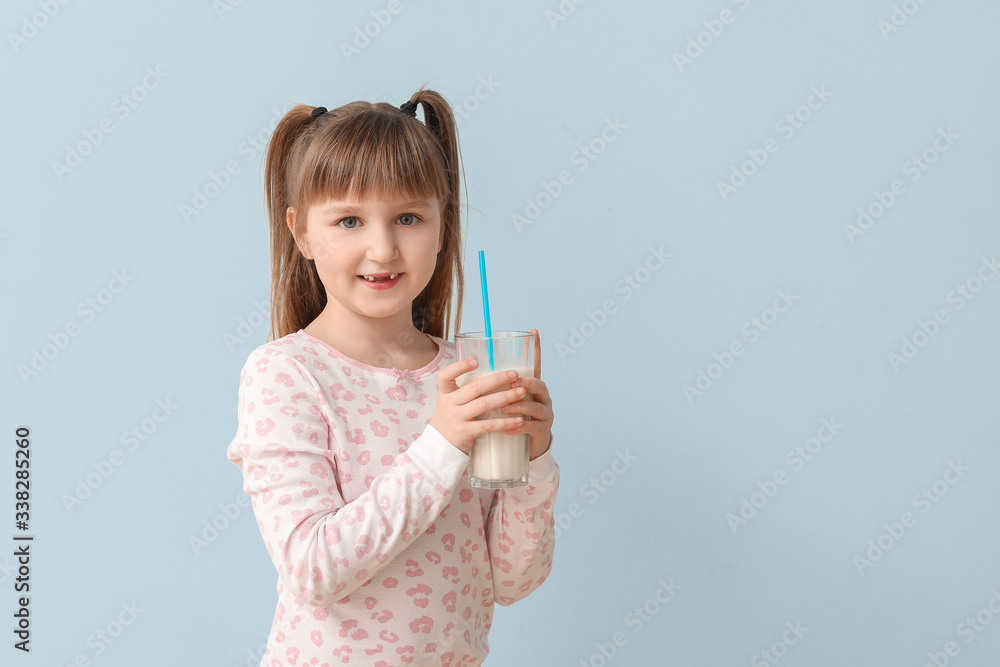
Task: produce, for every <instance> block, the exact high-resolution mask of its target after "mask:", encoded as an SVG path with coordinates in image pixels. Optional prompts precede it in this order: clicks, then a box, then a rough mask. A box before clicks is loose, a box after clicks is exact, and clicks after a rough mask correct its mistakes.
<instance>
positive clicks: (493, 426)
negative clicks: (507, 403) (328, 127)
mask: <svg viewBox="0 0 1000 667" xmlns="http://www.w3.org/2000/svg"><path fill="white" fill-rule="evenodd" d="M523 422H524V420H523V419H522V418H521V417H507V418H505V419H483V420H482V421H477V422H473V423H474V424H475V425H476V429H475V432H476V437H478V436H480V435H485V434H487V433H495V432H497V431H511V430H514V429H516V428H518V427H519V426H521V424H522V423H523Z"/></svg>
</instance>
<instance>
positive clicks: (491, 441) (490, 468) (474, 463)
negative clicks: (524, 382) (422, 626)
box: [456, 363, 535, 488]
mask: <svg viewBox="0 0 1000 667" xmlns="http://www.w3.org/2000/svg"><path fill="white" fill-rule="evenodd" d="M485 365H486V368H477V369H475V370H472V371H469V372H468V373H463V374H462V375H459V376H458V379H457V380H456V382H457V384H458V386H460V387H462V386H465V385H466V384H468V383H470V382H475V381H476V380H478V379H479V378H481V377H485V376H487V375H493V374H494V373H497V372H499V371H501V370H504V371H510V370H513V371H517V375H518V377H534V373H535V370H534V369H533V368H527V367H524V368H518V367H515V368H503V369H497V370H493V371H491V370H490V369H489V364H488V363H487V364H485ZM511 382H513V380H511ZM508 389H509V387H507V386H502V387H500V389H497V390H496V391H494V392H490V393H498V392H503V391H507V390H508ZM486 395H488V394H486ZM522 398H527V399H528V400H530V394H526V395H525V396H524V397H522ZM516 416H519V413H516V412H513V413H512V412H504V411H503V409H502V408H495V409H493V410H487V411H486V412H485V413H484V414H483V416H482V417H479V419H504V418H510V417H516ZM520 416H522V417H524V418H525V419H526V420H527V419H529V418H528V417H527V415H520ZM530 443H531V439H530V436H529V435H528V434H527V433H516V434H514V435H508V434H506V433H502V432H500V431H494V432H492V433H486V434H485V435H481V436H479V437H477V438H476V440H475V442H474V443H473V445H472V452H471V458H470V461H469V463H470V465H471V473H472V478H473V479H472V485H473V486H476V487H487V488H507V487H510V486H519V485H520V484H522V483H524V482H526V481H527V477H528V456H529V445H530ZM522 478H523V480H524V482H522Z"/></svg>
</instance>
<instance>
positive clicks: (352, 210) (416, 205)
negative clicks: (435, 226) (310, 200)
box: [323, 199, 431, 215]
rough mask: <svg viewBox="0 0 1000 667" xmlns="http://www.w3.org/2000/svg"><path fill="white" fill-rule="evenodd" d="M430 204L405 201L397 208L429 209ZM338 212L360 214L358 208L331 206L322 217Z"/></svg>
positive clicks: (419, 201)
mask: <svg viewBox="0 0 1000 667" xmlns="http://www.w3.org/2000/svg"><path fill="white" fill-rule="evenodd" d="M430 207H431V204H430V202H429V201H426V200H424V201H421V200H417V199H414V200H412V201H405V202H402V203H401V204H399V206H398V208H424V209H429V208H430ZM337 211H340V212H342V213H360V212H361V207H360V206H331V207H330V208H328V209H326V210H324V211H323V215H330V214H331V213H336V212H337Z"/></svg>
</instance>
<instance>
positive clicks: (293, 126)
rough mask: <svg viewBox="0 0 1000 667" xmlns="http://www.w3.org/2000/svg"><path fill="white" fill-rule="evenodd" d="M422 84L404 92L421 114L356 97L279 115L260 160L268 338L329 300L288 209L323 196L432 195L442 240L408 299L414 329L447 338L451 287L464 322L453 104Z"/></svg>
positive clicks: (297, 324)
mask: <svg viewBox="0 0 1000 667" xmlns="http://www.w3.org/2000/svg"><path fill="white" fill-rule="evenodd" d="M426 85H427V84H426V83H425V84H424V86H426ZM424 86H421V87H420V89H419V90H418V91H417V92H416V93H414V94H413V95H412V96H411V97H410V101H411V102H414V103H418V104H419V105H422V106H423V114H424V122H421V121H420V120H419V119H418V118H415V117H412V116H409V115H408V114H406V113H404V112H403V111H401V110H400V109H399V108H398V107H396V106H394V105H392V104H389V103H386V102H376V103H370V102H361V101H358V102H350V103H348V104H345V105H343V106H341V107H338V108H336V109H332V110H330V111H327V112H326V113H324V114H322V115H320V116H318V117H317V118H315V119H313V117H312V112H313V109H314V107H311V106H308V105H305V104H296V105H295V106H293V107H292V108H291V109H290V110H289V111H288V113H286V114H285V115H284V116H283V117H282V118H281V120H280V121H279V122H278V125H277V127H276V128H275V130H274V133H273V134H272V135H271V139H270V141H269V142H268V145H267V153H266V156H265V160H264V203H265V206H266V208H267V214H268V218H269V225H270V230H271V331H270V334H269V336H268V342H270V341H272V340H276V339H278V338H282V337H284V336H287V335H288V334H290V333H294V332H295V331H298V330H299V329H302V328H304V327H305V326H306V325H308V324H309V323H310V322H312V321H313V320H314V319H316V317H317V316H318V315H319V314H320V313H321V312H322V311H323V308H324V307H325V306H326V290H325V289H324V288H323V283H322V282H321V281H320V278H319V274H318V273H317V271H316V263H315V262H314V261H313V260H310V259H306V258H305V257H304V256H303V255H302V253H301V251H300V250H299V247H298V245H297V244H296V239H300V240H301V238H302V236H303V234H304V232H305V225H306V216H305V215H296V216H295V221H294V228H295V233H294V236H293V234H292V232H291V231H289V229H288V223H287V217H286V216H287V211H288V208H289V207H290V206H291V207H295V208H296V210H297V211H306V210H308V208H309V206H311V205H312V204H315V203H321V202H323V201H325V200H326V199H329V198H335V199H344V198H358V199H363V198H365V197H368V196H374V197H390V196H391V197H397V196H398V197H410V196H414V197H427V196H433V197H437V198H438V199H439V200H440V201H441V224H442V225H443V227H444V243H443V245H442V247H441V252H440V253H438V257H437V265H436V267H435V269H434V275H432V276H431V279H430V282H428V283H427V286H426V287H425V288H424V290H423V291H422V292H421V293H420V294H419V295H418V296H417V298H416V299H414V300H413V307H412V310H411V314H412V317H413V324H414V326H416V327H417V329H419V330H420V331H422V332H424V333H428V334H430V335H432V336H438V337H440V338H445V339H448V338H449V331H450V325H451V320H452V314H453V313H452V306H453V304H452V297H453V292H454V297H455V299H456V301H457V303H455V304H454V308H455V313H454V326H455V331H457V330H458V327H459V326H461V321H462V298H463V292H464V287H465V281H464V278H463V269H462V226H461V214H460V198H459V183H460V179H459V176H460V172H461V169H462V167H461V164H460V162H459V159H460V157H459V149H458V132H457V130H456V126H455V116H454V114H453V113H452V110H451V106H450V105H449V104H448V102H447V101H446V100H445V99H444V97H442V96H441V95H440V94H439V93H437V92H435V91H433V90H427V89H426V88H425V87H424ZM463 180H464V179H463Z"/></svg>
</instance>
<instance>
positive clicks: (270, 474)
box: [227, 350, 469, 607]
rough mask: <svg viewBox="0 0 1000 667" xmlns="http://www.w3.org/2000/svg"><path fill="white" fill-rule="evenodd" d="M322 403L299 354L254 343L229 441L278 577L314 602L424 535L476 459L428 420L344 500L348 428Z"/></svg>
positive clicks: (339, 595) (335, 595) (323, 602)
mask: <svg viewBox="0 0 1000 667" xmlns="http://www.w3.org/2000/svg"><path fill="white" fill-rule="evenodd" d="M324 403H325V398H324V395H323V393H322V392H321V391H320V390H319V388H318V386H317V385H316V383H315V380H314V379H313V378H312V376H310V375H309V373H307V372H306V371H305V370H304V369H303V367H302V366H301V364H300V363H299V362H298V361H296V360H295V359H292V358H291V357H288V356H286V355H284V354H282V353H280V352H269V351H264V352H258V351H256V350H255V351H254V353H252V354H251V355H250V358H249V359H248V360H247V363H246V365H245V366H244V367H243V371H242V373H241V377H240V390H239V429H238V431H237V436H236V438H235V439H234V440H233V442H232V444H230V445H229V448H228V450H227V455H228V458H229V459H230V460H231V461H233V463H235V464H236V465H238V466H239V467H240V469H241V470H242V471H243V480H244V484H243V490H244V491H245V492H246V493H247V495H249V496H250V498H251V501H252V503H253V510H254V514H255V515H256V516H257V524H258V526H259V527H260V531H261V535H262V536H263V538H264V542H265V543H266V545H267V551H268V554H269V555H270V556H271V560H272V562H273V563H274V566H275V568H277V570H278V575H279V577H280V578H281V581H282V582H283V583H284V585H285V586H286V587H287V588H288V589H289V590H290V591H292V592H293V593H294V594H295V595H296V596H297V597H299V598H300V599H302V600H303V601H304V602H306V603H308V604H311V605H314V606H317V607H324V606H328V605H330V604H332V603H334V602H336V601H338V600H341V599H343V598H344V597H346V596H347V595H350V594H351V593H352V592H354V591H355V589H357V588H358V587H360V586H361V585H362V584H363V583H365V582H366V581H368V580H369V579H371V578H372V577H373V576H374V575H375V574H377V573H378V572H379V571H380V570H382V569H383V568H384V567H385V566H386V565H387V564H388V563H389V562H390V561H392V559H393V558H395V557H396V556H397V555H399V553H400V552H401V551H402V550H403V549H405V548H406V546H407V545H408V544H409V542H410V541H411V540H413V539H414V538H415V537H417V536H418V535H420V534H422V533H423V532H424V531H425V530H426V529H427V528H428V527H429V526H430V525H431V523H433V522H434V520H435V519H436V518H437V516H438V514H439V513H440V512H441V510H442V509H443V508H444V507H445V506H446V505H447V504H448V503H449V502H450V500H451V496H452V493H453V492H454V490H455V487H456V486H457V484H458V481H459V479H460V478H461V476H462V474H463V472H464V471H465V468H466V466H467V465H468V462H469V457H468V455H466V454H464V453H463V452H462V451H461V450H459V449H457V448H456V447H454V446H452V444H451V443H450V442H448V441H447V440H446V439H445V438H444V436H442V435H441V434H440V433H439V432H438V431H437V430H436V429H435V428H434V427H433V426H430V425H429V424H428V425H427V426H426V428H425V429H424V431H423V433H422V434H421V435H420V437H418V438H417V439H416V440H414V441H413V443H412V444H411V445H410V446H409V448H408V449H407V451H405V452H403V453H400V454H399V455H398V456H397V457H396V459H395V462H394V463H393V465H392V466H390V467H389V469H388V470H387V471H386V473H385V474H383V475H380V476H378V477H376V478H375V479H374V480H373V481H372V483H371V487H370V488H369V489H368V491H367V492H366V493H364V494H363V495H361V496H360V497H358V498H356V499H354V500H352V501H351V502H345V500H344V498H343V496H342V495H341V491H340V478H339V476H338V473H337V470H336V463H335V459H334V451H335V450H336V449H338V448H340V447H341V446H342V445H344V444H346V443H345V442H344V434H343V432H342V431H336V430H335V431H333V432H331V425H330V423H329V422H328V421H327V419H326V416H325V412H324V411H323V410H322V409H321V406H322V405H323V404H324ZM333 428H336V425H334V427H333ZM349 455H350V454H348V453H347V452H341V456H349Z"/></svg>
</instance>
